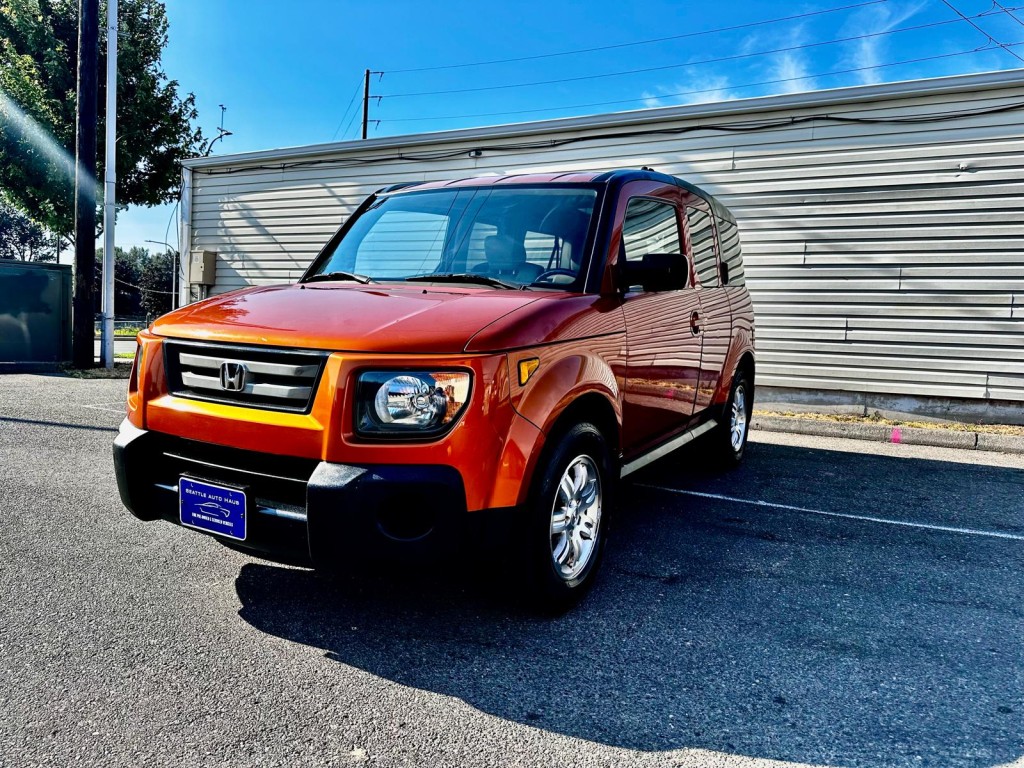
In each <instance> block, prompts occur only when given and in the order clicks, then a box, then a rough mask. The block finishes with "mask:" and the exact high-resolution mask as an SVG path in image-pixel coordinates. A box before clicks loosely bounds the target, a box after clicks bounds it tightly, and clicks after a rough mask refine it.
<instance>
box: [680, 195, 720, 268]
mask: <svg viewBox="0 0 1024 768" xmlns="http://www.w3.org/2000/svg"><path fill="white" fill-rule="evenodd" d="M686 221H687V224H688V226H689V228H690V246H691V247H692V248H693V268H694V271H696V273H697V279H698V280H700V284H701V287H702V288H717V287H718V259H716V258H715V232H714V229H713V227H712V226H711V214H709V213H706V212H704V211H702V210H700V209H699V208H687V209H686Z"/></svg>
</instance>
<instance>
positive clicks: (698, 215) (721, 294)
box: [683, 193, 732, 413]
mask: <svg viewBox="0 0 1024 768" xmlns="http://www.w3.org/2000/svg"><path fill="white" fill-rule="evenodd" d="M684 195H685V197H684V201H683V203H684V208H683V209H684V211H685V212H686V229H687V238H688V240H689V243H690V250H691V253H692V254H693V271H694V278H695V286H696V293H697V296H698V297H699V299H700V315H699V317H698V324H699V327H700V335H701V337H702V338H703V341H704V344H703V347H702V350H701V360H700V378H699V381H698V384H697V397H696V405H695V409H694V411H695V413H699V412H700V411H703V410H704V409H706V408H708V407H709V406H710V405H711V404H712V399H713V398H714V395H715V391H716V390H717V389H718V385H719V383H720V382H721V380H722V368H723V367H724V366H725V358H726V356H727V355H728V354H729V343H730V340H731V336H732V317H731V314H730V312H729V297H728V295H727V294H726V291H725V288H723V287H722V284H721V280H720V279H719V274H720V272H719V266H718V261H719V253H718V250H719V249H718V244H717V241H716V238H715V230H714V224H713V221H714V216H713V215H712V212H711V207H710V206H709V205H708V202H707V201H706V200H704V199H703V198H701V197H698V196H697V195H694V194H690V193H684Z"/></svg>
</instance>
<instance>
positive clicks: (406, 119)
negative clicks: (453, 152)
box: [381, 44, 990, 123]
mask: <svg viewBox="0 0 1024 768" xmlns="http://www.w3.org/2000/svg"><path fill="white" fill-rule="evenodd" d="M985 50H990V47H989V45H988V44H986V45H984V46H981V47H979V48H972V49H971V50H969V51H957V52H955V53H942V54H937V55H935V56H923V57H921V58H917V59H907V60H905V61H892V62H889V63H888V64H872V65H871V66H866V67H852V68H850V69H837V70H832V71H829V72H817V73H814V74H809V75H800V76H798V77H784V78H778V79H776V80H761V81H758V82H756V83H744V84H742V85H730V86H728V88H729V90H736V89H740V88H755V87H757V86H761V85H775V84H778V83H788V82H793V81H796V80H810V79H813V78H816V77H830V76H832V75H845V74H851V73H854V72H863V71H865V70H868V69H883V68H886V67H898V66H902V65H904V64H920V63H921V62H925V61H935V60H937V59H949V58H954V57H956V56H967V55H969V54H972V53H979V52H981V51H985ZM719 90H722V88H721V87H717V88H701V89H698V90H693V91H681V92H679V93H665V94H661V95H659V96H656V97H650V98H657V99H673V98H678V97H681V96H693V95H697V94H701V93H713V92H715V91H719ZM638 101H647V98H644V97H641V98H638V99H616V100H614V101H592V102H589V103H587V104H572V105H567V106H561V107H544V108H538V109H517V110H509V111H506V112H477V113H474V114H466V115H435V116H431V117H395V118H383V119H382V120H381V122H385V123H409V122H419V121H421V120H459V119H462V118H466V117H494V116H497V115H523V114H527V113H531V112H553V111H557V110H567V109H583V108H584V107H604V106H609V105H613V104H633V103H636V102H638Z"/></svg>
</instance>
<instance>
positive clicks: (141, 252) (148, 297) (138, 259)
mask: <svg viewBox="0 0 1024 768" xmlns="http://www.w3.org/2000/svg"><path fill="white" fill-rule="evenodd" d="M102 265H103V249H102V248H100V249H97V254H96V287H95V289H94V291H93V302H94V304H93V306H95V307H97V308H98V307H100V306H101V304H100V275H101V274H102ZM173 269H174V258H173V257H172V255H171V254H169V253H156V254H151V253H150V252H149V251H148V250H147V249H146V248H139V247H135V248H130V249H129V250H127V251H126V250H124V249H123V248H115V249H114V312H115V314H116V315H117V317H155V316H157V315H162V314H164V313H166V312H169V311H170V310H171V279H172V274H173Z"/></svg>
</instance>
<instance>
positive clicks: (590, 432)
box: [517, 423, 613, 612]
mask: <svg viewBox="0 0 1024 768" xmlns="http://www.w3.org/2000/svg"><path fill="white" fill-rule="evenodd" d="M552 446H553V447H552V448H551V450H550V451H548V452H546V456H545V457H544V460H543V461H544V463H543V464H542V465H541V467H540V468H539V470H538V474H537V476H536V478H535V480H534V484H533V488H532V489H531V494H530V503H529V510H528V515H527V517H526V520H525V522H526V523H527V525H526V530H525V531H524V532H523V533H524V540H523V541H522V548H521V551H524V550H525V551H524V554H525V557H524V562H523V563H522V565H523V566H524V567H525V569H526V571H525V573H523V574H522V579H521V582H522V583H521V584H520V585H518V589H517V591H518V592H520V595H521V596H522V597H523V598H524V600H525V601H526V603H527V604H528V605H529V606H531V607H533V608H535V609H539V610H541V611H545V612H561V611H565V610H568V609H569V608H570V607H572V606H573V605H575V604H576V603H577V602H578V601H579V600H580V599H581V598H582V597H583V596H584V595H585V594H586V593H587V591H588V590H589V589H590V587H591V586H592V585H593V583H594V579H595V576H596V574H597V571H598V569H599V567H600V564H601V558H602V556H603V554H604V543H605V539H606V537H607V528H608V507H609V502H610V499H611V490H612V478H613V474H612V471H611V470H612V466H611V457H610V453H609V450H608V444H607V441H606V440H605V438H604V436H603V435H602V434H601V431H600V430H599V429H598V428H597V427H595V426H594V425H593V424H590V423H580V424H576V425H574V426H573V427H571V428H570V429H569V430H567V431H566V432H565V433H564V434H562V436H561V437H560V438H557V439H556V441H555V442H554V443H553V444H552Z"/></svg>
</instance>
